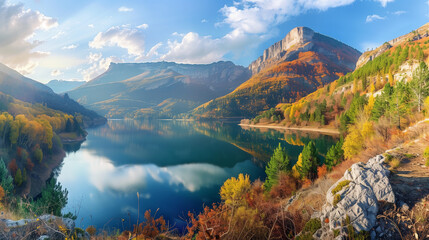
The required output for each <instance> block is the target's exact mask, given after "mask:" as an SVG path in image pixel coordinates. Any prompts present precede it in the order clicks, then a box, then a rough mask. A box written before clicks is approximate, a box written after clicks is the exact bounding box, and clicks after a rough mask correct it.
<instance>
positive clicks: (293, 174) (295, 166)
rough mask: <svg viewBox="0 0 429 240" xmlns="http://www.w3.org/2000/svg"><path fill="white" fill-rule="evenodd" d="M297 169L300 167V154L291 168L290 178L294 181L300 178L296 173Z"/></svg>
mask: <svg viewBox="0 0 429 240" xmlns="http://www.w3.org/2000/svg"><path fill="white" fill-rule="evenodd" d="M298 167H302V153H300V154H299V156H298V161H297V162H296V163H295V165H294V166H293V167H292V176H293V177H294V178H296V179H298V178H300V177H301V175H300V174H299V172H298Z"/></svg>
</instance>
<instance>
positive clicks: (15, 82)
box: [0, 63, 106, 126]
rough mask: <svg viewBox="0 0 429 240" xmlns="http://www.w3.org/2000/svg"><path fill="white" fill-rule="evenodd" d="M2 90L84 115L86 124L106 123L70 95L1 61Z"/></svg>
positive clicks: (21, 97)
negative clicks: (57, 92)
mask: <svg viewBox="0 0 429 240" xmlns="http://www.w3.org/2000/svg"><path fill="white" fill-rule="evenodd" d="M0 92H3V93H5V94H8V95H10V96H12V97H14V98H16V99H18V100H21V101H24V102H29V103H40V104H43V105H46V106H47V107H48V108H51V109H54V110H58V111H62V112H64V113H68V114H71V115H76V114H79V115H82V117H83V121H84V123H85V125H87V126H91V125H97V124H100V123H104V122H105V121H106V119H105V118H103V117H101V116H99V115H98V114H97V113H96V112H94V111H91V110H88V109H86V108H85V107H83V106H82V105H80V104H79V103H77V102H75V101H74V100H72V99H70V98H69V97H68V95H62V96H61V95H58V94H56V93H54V91H52V89H51V88H49V87H48V86H46V85H44V84H42V83H39V82H37V81H35V80H33V79H30V78H27V77H24V76H22V75H21V74H20V73H18V72H17V71H15V70H13V69H11V68H9V67H7V66H6V65H3V64H1V63H0Z"/></svg>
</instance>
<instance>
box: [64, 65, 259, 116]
mask: <svg viewBox="0 0 429 240" xmlns="http://www.w3.org/2000/svg"><path fill="white" fill-rule="evenodd" d="M250 76H251V72H250V70H248V69H247V68H245V67H242V66H237V65H234V64H233V63H232V62H216V63H212V64H177V63H172V62H156V63H111V65H110V67H109V69H108V70H107V71H106V72H105V73H103V74H102V75H100V76H98V77H97V78H95V79H93V80H91V81H89V82H88V83H86V84H84V85H82V86H80V87H78V88H76V89H74V90H71V91H69V92H67V93H68V95H69V96H70V97H71V98H73V99H76V100H77V101H78V102H79V103H81V104H83V105H84V106H86V107H88V108H90V109H93V110H95V111H97V112H98V113H100V114H102V115H105V116H106V117H109V118H123V117H131V118H138V117H148V116H152V117H172V116H175V115H177V114H181V113H186V112H189V111H190V110H192V109H194V108H195V107H197V106H199V105H201V104H202V103H204V102H207V101H209V100H210V99H214V98H217V97H220V96H223V95H225V94H228V93H229V92H231V91H233V90H234V89H235V88H236V87H238V86H239V85H240V84H242V83H243V82H245V81H246V80H247V79H249V78H250Z"/></svg>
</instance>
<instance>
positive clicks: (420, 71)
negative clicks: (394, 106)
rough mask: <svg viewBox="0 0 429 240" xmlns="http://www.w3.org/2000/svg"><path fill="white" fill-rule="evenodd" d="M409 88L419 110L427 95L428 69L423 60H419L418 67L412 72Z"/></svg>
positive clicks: (428, 83) (428, 87) (428, 88)
mask: <svg viewBox="0 0 429 240" xmlns="http://www.w3.org/2000/svg"><path fill="white" fill-rule="evenodd" d="M410 89H411V92H412V93H413V96H414V97H413V98H412V100H413V102H414V103H415V105H417V110H418V111H419V112H421V111H422V109H423V104H424V100H425V98H426V97H427V96H428V95H429V70H428V67H427V66H426V64H425V63H424V62H420V65H419V67H418V68H417V69H416V70H415V71H414V72H413V79H412V81H411V82H410Z"/></svg>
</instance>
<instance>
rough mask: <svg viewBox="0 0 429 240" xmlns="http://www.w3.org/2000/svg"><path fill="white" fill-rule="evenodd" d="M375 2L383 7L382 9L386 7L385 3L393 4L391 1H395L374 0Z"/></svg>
mask: <svg viewBox="0 0 429 240" xmlns="http://www.w3.org/2000/svg"><path fill="white" fill-rule="evenodd" d="M375 1H376V2H380V3H381V6H383V7H386V6H387V3H389V2H393V1H395V0H375Z"/></svg>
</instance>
